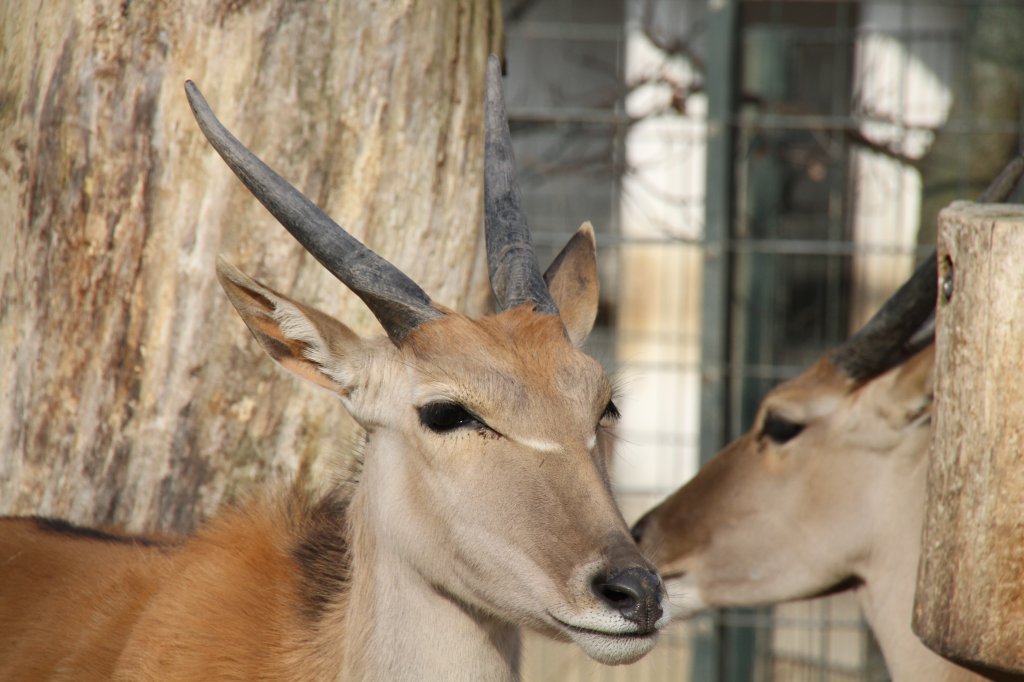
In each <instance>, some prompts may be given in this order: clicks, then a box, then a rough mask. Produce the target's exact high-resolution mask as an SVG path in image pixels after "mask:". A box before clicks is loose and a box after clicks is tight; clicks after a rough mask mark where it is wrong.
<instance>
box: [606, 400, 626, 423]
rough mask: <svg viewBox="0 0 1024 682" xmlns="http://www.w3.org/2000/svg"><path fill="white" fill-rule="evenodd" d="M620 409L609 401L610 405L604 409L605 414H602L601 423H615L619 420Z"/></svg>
mask: <svg viewBox="0 0 1024 682" xmlns="http://www.w3.org/2000/svg"><path fill="white" fill-rule="evenodd" d="M621 416H622V415H621V414H619V408H618V407H616V406H615V403H613V402H612V401H611V400H609V401H608V405H607V406H606V407H605V408H604V412H603V413H602V414H601V423H602V424H604V423H615V422H617V421H618V420H619V417H621Z"/></svg>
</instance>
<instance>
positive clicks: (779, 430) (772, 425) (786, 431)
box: [761, 412, 806, 445]
mask: <svg viewBox="0 0 1024 682" xmlns="http://www.w3.org/2000/svg"><path fill="white" fill-rule="evenodd" d="M804 426H806V424H801V423H799V422H794V421H790V420H788V419H786V418H785V417H780V416H778V415H777V414H773V413H771V412H769V413H768V414H767V415H765V418H764V425H762V426H761V435H762V436H767V437H768V438H770V439H771V441H772V442H773V443H776V444H778V445H782V444H783V443H788V442H789V441H791V440H793V439H794V438H796V437H797V436H799V435H800V432H801V431H803V430H804Z"/></svg>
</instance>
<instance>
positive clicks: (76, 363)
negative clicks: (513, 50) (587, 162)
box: [0, 0, 500, 530]
mask: <svg viewBox="0 0 1024 682" xmlns="http://www.w3.org/2000/svg"><path fill="white" fill-rule="evenodd" d="M0 4H2V5H3V6H2V7H0V73H3V74H4V76H3V81H2V83H0V231H2V235H3V244H2V246H0V351H2V353H3V357H4V362H3V363H0V396H2V400H0V448H2V450H0V507H2V509H0V511H2V512H4V513H23V514H43V515H53V516H61V517H65V518H69V519H72V520H75V521H78V522H85V523H116V524H123V525H124V526H126V527H128V528H131V529H137V530H142V529H148V528H163V529H174V530H188V529H190V528H191V527H193V525H194V524H195V522H196V521H197V520H199V518H201V517H202V516H205V515H208V514H210V513H211V512H212V511H214V510H215V509H216V508H217V507H218V506H219V505H220V504H221V502H222V501H223V500H224V499H225V498H227V499H230V498H232V497H234V496H235V495H236V494H237V493H239V492H241V491H242V490H243V489H246V488H251V487H252V483H251V482H252V481H262V480H267V479H271V480H274V479H279V478H290V477H294V476H300V477H301V478H302V479H303V480H306V481H308V480H310V479H311V478H321V477H322V476H324V475H325V474H326V473H327V471H328V470H329V469H330V467H331V466H332V464H331V463H332V462H336V461H338V460H339V459H344V458H346V457H349V456H350V455H349V454H348V453H349V452H350V451H351V446H352V445H353V444H354V443H356V442H357V441H358V438H359V436H358V433H357V430H356V429H355V428H354V426H353V424H352V423H351V421H350V420H349V418H348V417H347V415H346V414H345V413H344V411H343V410H342V409H341V408H340V406H338V405H337V404H336V401H334V400H332V399H331V398H330V397H329V396H328V395H327V394H326V393H320V392H318V391H316V390H315V389H313V388H311V387H309V386H306V385H304V384H301V383H300V382H299V381H297V380H295V379H293V378H291V377H289V376H286V374H285V373H284V372H281V371H279V370H278V369H277V368H276V367H274V366H273V363H272V362H271V361H270V360H269V359H267V358H265V357H264V355H263V353H262V351H260V350H259V349H258V348H257V345H256V344H255V343H254V342H253V341H252V340H251V339H250V337H249V334H248V332H247V331H246V330H245V327H244V325H243V324H242V323H241V321H240V320H239V319H238V318H237V316H236V315H235V314H234V312H233V311H232V310H231V308H230V305H229V304H228V302H227V299H226V297H225V296H224V295H223V293H222V292H221V291H220V287H219V286H218V285H217V284H216V277H215V274H214V259H215V257H216V255H217V254H218V253H223V254H224V255H225V256H226V257H227V258H228V260H230V261H232V262H234V263H235V264H236V265H238V266H239V267H241V268H242V269H243V270H244V271H246V272H248V273H250V274H252V275H254V276H256V277H257V278H260V279H262V280H264V281H265V282H267V283H268V284H269V285H271V286H273V287H275V288H278V289H280V290H283V291H284V292H287V293H289V294H292V295H294V296H295V297H296V298H298V299H300V300H302V301H304V302H307V303H309V304H311V305H314V306H316V307H319V308H321V309H322V310H324V311H326V312H328V313H330V314H333V315H335V316H337V317H339V318H340V319H342V320H343V321H345V322H346V323H347V324H350V325H351V326H352V327H353V328H355V329H357V330H359V331H360V332H362V333H364V334H366V333H373V334H378V333H381V330H380V329H379V327H378V326H377V324H376V322H375V320H374V319H373V317H372V315H371V314H370V313H369V312H368V311H367V310H366V309H365V308H364V307H363V306H362V304H361V303H360V302H359V301H358V299H356V298H355V296H353V295H351V294H350V292H348V290H347V289H345V288H344V287H343V286H342V285H341V284H340V283H338V282H337V281H336V280H335V279H333V278H332V277H331V276H330V275H328V274H327V273H326V272H324V271H323V269H322V268H321V267H320V266H319V264H317V263H316V261H314V260H313V258H312V257H310V256H308V255H306V254H305V253H304V252H303V251H302V249H301V248H300V247H299V246H298V245H297V244H296V243H295V242H294V241H293V240H292V238H291V237H290V236H289V235H288V234H287V233H286V232H285V230H284V229H282V228H281V227H279V226H278V225H277V223H276V221H275V220H274V219H273V218H272V217H271V216H270V215H269V214H268V213H267V212H266V211H265V210H264V209H263V208H262V206H260V205H259V204H258V203H257V202H256V200H255V199H253V198H252V197H251V196H250V195H249V193H248V192H247V191H246V190H245V189H244V188H243V187H242V185H241V184H240V183H239V182H238V181H237V180H236V179H235V177H234V176H233V175H232V174H231V172H230V171H229V170H228V169H227V167H226V166H225V165H224V163H223V162H222V161H221V159H220V158H219V157H218V156H217V155H216V153H215V152H213V150H212V149H211V148H210V147H209V146H208V145H207V143H206V140H205V139H204V138H203V136H202V134H201V133H200V131H199V129H198V127H197V126H196V124H195V122H194V120H193V119H192V114H191V112H190V110H189V107H188V104H187V102H186V99H185V96H184V92H183V89H182V85H183V83H184V81H185V79H187V78H190V79H192V80H194V81H195V82H196V83H197V84H198V85H199V86H200V88H201V89H202V90H203V92H204V93H205V95H206V96H207V98H208V99H209V101H210V104H211V106H212V107H213V109H214V111H215V112H216V113H217V115H218V116H219V117H220V118H221V120H222V121H224V123H225V125H227V126H228V127H229V128H230V129H231V130H232V131H233V132H234V133H235V134H236V135H237V137H238V138H239V139H240V140H242V141H243V142H244V143H245V144H247V145H248V146H249V147H250V148H251V149H252V150H253V151H254V152H256V153H257V154H259V155H260V156H261V157H262V158H263V159H264V160H265V161H267V163H269V164H270V165H271V166H272V167H274V168H275V169H277V170H278V172H279V173H281V175H283V176H284V177H285V178H287V179H288V180H290V181H291V182H292V183H293V184H295V185H296V186H297V187H299V188H300V189H301V190H303V191H304V192H305V193H306V194H308V195H309V196H310V197H311V198H312V199H313V200H314V201H315V202H316V203H318V204H319V205H320V206H321V207H322V208H324V210H326V211H327V212H328V213H329V214H331V215H332V216H334V217H335V219H337V220H338V221H339V222H340V223H341V224H342V225H344V226H346V227H347V228H348V229H349V230H350V231H351V232H352V233H353V234H354V235H355V236H356V237H358V238H360V239H362V240H364V241H365V242H366V243H367V244H368V245H369V246H370V247H371V248H372V249H374V250H376V251H377V252H378V253H380V254H381V255H383V256H384V257H385V258H387V259H389V260H390V261H392V262H393V263H395V264H396V265H398V266H399V267H400V268H402V269H404V270H405V272H407V273H408V274H409V275H410V276H411V277H413V279H415V280H416V281H418V282H419V283H420V284H421V286H423V288H424V289H425V290H426V291H427V292H428V293H430V294H431V295H432V296H433V297H434V298H435V299H436V300H438V301H440V302H443V303H445V304H447V305H449V306H451V307H454V308H464V307H465V306H466V305H467V302H469V301H470V299H473V300H476V301H479V299H480V297H481V296H485V295H486V293H482V292H485V289H483V288H482V287H481V285H482V283H483V282H485V281H486V279H485V278H486V272H483V271H484V270H486V268H483V267H482V264H481V260H480V256H479V254H480V253H481V249H480V248H478V247H479V246H480V241H481V239H482V236H481V233H480V216H481V200H482V198H481V189H480V188H481V177H482V149H483V143H482V130H481V129H480V128H481V125H482V124H481V120H482V118H481V113H482V110H483V106H482V105H483V81H484V66H485V60H486V56H487V54H488V52H490V51H494V50H495V49H496V42H497V36H498V33H499V30H500V15H499V13H498V4H497V2H496V1H495V0H453V1H451V2H443V3H438V2H426V1H424V2H409V3H368V2H362V0H336V1H334V2H324V3H319V2H293V1H289V0H266V1H253V2H238V1H234V0H232V1H227V0H223V1H221V2H199V1H197V0H192V1H190V2H184V3H148V2H147V3H142V2H131V0H120V1H117V2H115V1H114V0H97V1H96V2H84V1H79V2H70V3H69V2H54V1H43V2H39V3H26V2H21V1H20V0H0Z"/></svg>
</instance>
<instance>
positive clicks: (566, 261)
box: [544, 222, 600, 347]
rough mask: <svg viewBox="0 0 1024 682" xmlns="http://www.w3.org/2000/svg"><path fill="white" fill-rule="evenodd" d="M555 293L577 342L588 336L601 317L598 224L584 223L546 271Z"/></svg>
mask: <svg viewBox="0 0 1024 682" xmlns="http://www.w3.org/2000/svg"><path fill="white" fill-rule="evenodd" d="M544 281H545V282H547V285H548V290H549V291H550V292H551V297H552V298H553V299H554V300H555V304H556V305H557V306H558V313H559V315H560V316H561V317H562V323H563V324H564V325H565V329H566V331H567V332H568V333H569V338H570V339H571V340H572V342H573V345H575V346H577V347H579V346H582V345H583V342H584V341H586V340H587V337H588V336H589V335H590V331H591V330H592V329H593V328H594V320H596V319H597V306H598V302H599V300H600V292H599V287H598V280H597V244H596V243H595V240H594V228H593V226H592V225H591V224H590V223H589V222H586V223H583V224H582V225H581V226H580V229H578V230H576V234H574V235H573V236H572V238H571V239H570V240H569V242H568V243H567V244H566V245H565V247H564V248H563V249H562V251H561V252H560V253H559V254H558V255H557V256H555V260H554V261H552V263H551V265H550V267H548V269H547V272H545V273H544Z"/></svg>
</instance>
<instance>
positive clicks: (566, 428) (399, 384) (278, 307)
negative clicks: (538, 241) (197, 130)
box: [186, 56, 668, 665]
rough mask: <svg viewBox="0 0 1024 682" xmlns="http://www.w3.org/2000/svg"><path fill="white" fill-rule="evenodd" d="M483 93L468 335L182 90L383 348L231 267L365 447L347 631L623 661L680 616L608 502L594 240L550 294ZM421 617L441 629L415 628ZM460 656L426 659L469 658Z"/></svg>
mask: <svg viewBox="0 0 1024 682" xmlns="http://www.w3.org/2000/svg"><path fill="white" fill-rule="evenodd" d="M487 78H488V79H487V102H486V111H485V139H486V147H485V211H486V214H485V230H486V239H487V255H488V264H489V269H490V276H491V284H492V288H493V290H494V294H495V298H496V301H497V305H498V308H499V310H498V312H497V313H496V314H494V315H491V316H486V317H483V318H481V319H471V318H469V317H466V316H464V315H462V314H459V313H458V312H455V311H453V310H450V309H448V308H446V307H444V306H443V305H441V304H439V303H437V302H436V301H433V300H432V299H431V298H430V297H429V296H428V295H427V294H426V293H425V292H424V291H423V290H422V289H421V288H420V287H419V286H417V285H416V284H415V283H414V282H413V281H412V280H411V279H409V278H408V277H407V276H406V275H404V274H403V273H402V272H401V271H399V270H398V269H397V268H396V267H394V266H393V265H391V264H390V263H388V262H386V261H385V260H384V259H382V258H381V257H379V256H378V255H377V254H375V253H373V252H372V251H370V250H369V249H368V248H366V247H365V246H363V245H362V244H360V243H359V242H358V241H357V240H356V239H354V238H353V237H351V236H349V235H348V234H347V233H346V232H345V231H344V230H343V229H342V228H341V227H339V226H338V225H337V224H336V223H334V222H333V221H332V220H331V219H330V218H328V217H327V216H326V215H325V214H323V213H322V212H321V211H320V210H319V209H318V208H317V207H316V206H315V205H313V203H312V202H310V201H309V200H308V199H307V198H306V197H304V196H303V195H302V194H300V193H299V192H298V190H296V189H294V188H293V187H291V186H290V185H289V184H287V183H286V182H285V181H284V180H282V179H281V178H280V177H279V176H278V175H277V174H276V173H274V171H272V170H271V169H269V168H268V167H267V166H265V165H264V164H263V163H262V162H261V161H260V160H259V159H257V158H256V157H255V156H254V155H253V154H251V153H250V152H249V151H248V150H247V149H245V147H244V146H242V145H241V143H239V142H238V141H237V140H236V139H235V138H234V137H233V136H232V135H231V134H230V133H229V132H228V131H227V130H226V129H224V127H223V126H222V125H221V124H220V123H219V122H218V121H217V119H216V118H215V117H214V116H213V114H212V112H211V111H210V109H209V107H208V106H207V104H206V102H205V101H204V100H203V98H202V96H201V95H200V94H199V91H198V90H197V89H196V88H195V86H194V85H192V84H188V85H187V86H186V87H187V90H188V95H189V100H190V102H191V105H192V108H193V111H194V112H195V114H196V117H197V119H198V121H199V123H200V126H201V127H202V129H203V132H204V133H205V134H206V136H207V137H208V139H209V140H210V142H211V144H212V145H213V146H214V147H215V148H216V150H217V151H218V152H219V153H220V154H221V156H222V157H223V158H224V160H225V161H226V162H227V164H228V165H229V166H230V167H231V168H232V170H233V171H234V172H235V173H236V174H237V175H238V177H239V178H240V179H241V180H242V182H243V183H244V184H245V185H246V186H247V187H248V188H249V189H250V191H251V192H252V193H253V194H254V195H255V196H256V197H257V198H258V199H259V200H260V201H261V202H262V203H263V204H264V205H265V206H266V207H267V208H268V209H269V210H270V212H271V213H273V214H274V216H275V217H276V218H277V219H278V220H279V221H280V222H281V223H282V224H283V225H284V226H285V227H286V228H287V229H288V230H289V231H290V232H291V233H292V234H293V235H294V236H295V237H296V238H297V239H298V240H299V241H300V242H301V243H302V244H303V246H304V247H305V248H306V249H307V250H308V251H309V252H310V253H311V254H312V255H313V256H315V257H316V258H317V259H318V260H319V261H320V262H321V263H322V264H323V265H324V266H325V267H326V268H327V269H328V270H329V271H330V272H331V273H333V274H334V275H335V276H336V277H337V278H338V279H339V280H341V281H342V282H343V283H344V284H345V285H346V286H347V287H349V288H350V289H351V290H352V291H353V292H355V293H356V294H357V295H358V296H359V297H360V298H361V299H362V300H363V301H364V302H365V303H366V305H367V306H368V307H369V308H370V310H371V311H372V312H373V313H374V315H375V316H376V318H377V320H378V321H379V322H380V324H381V325H382V326H383V328H384V331H385V332H386V334H387V336H386V338H385V337H381V338H375V339H364V338H360V337H359V336H357V335H356V334H355V333H354V332H353V331H351V330H350V329H348V328H347V327H346V326H344V325H343V324H342V323H340V322H338V321H336V320H334V319H333V318H331V317H329V316H328V315H326V314H324V313H321V312H319V311H317V310H314V309H312V308H310V307H307V306H305V305H303V304H301V303H299V302H297V301H294V300H292V299H290V298H288V297H287V296H285V295H283V294H280V293H278V292H276V291H274V290H273V289H271V288H270V287H268V286H266V285H264V284H261V283H259V282H257V281H255V280H253V279H251V278H249V277H247V276H246V275H244V274H242V273H241V272H240V271H238V270H237V269H235V268H233V267H232V266H230V265H228V264H226V263H224V262H221V263H220V264H219V265H218V274H219V277H220V280H221V283H222V284H223V286H224V288H225V290H226V291H227V293H228V296H229V297H230V299H231V302H232V303H233V304H234V306H235V308H236V309H237V310H238V312H239V314H240V315H241V316H242V318H243V320H244V321H245V323H246V324H247V325H248V327H249V329H250V330H251V331H252V333H253V335H254V336H255V337H256V339H257V340H258V341H259V343H260V344H261V345H262V346H263V348H264V349H265V350H266V351H267V353H268V354H269V355H270V356H271V357H272V358H273V359H274V360H276V361H277V362H278V363H279V364H281V365H282V366H283V367H285V368H286V369H288V370H290V371H291V372H294V373H295V374H297V375H299V376H300V377H302V378H304V379H307V380H308V381H310V382H312V383H313V384H316V385H317V386H319V387H321V388H324V389H327V390H328V391H331V392H333V393H334V394H336V395H337V396H338V397H339V398H340V400H341V402H342V403H343V405H344V407H345V408H346V409H347V410H348V411H349V412H350V413H351V414H352V415H353V416H354V417H355V418H356V420H357V421H358V422H359V423H360V424H361V425H362V426H363V427H364V428H365V429H366V431H367V434H368V445H367V448H366V452H365V464H364V469H363V472H362V475H361V478H360V482H359V486H358V489H357V492H356V493H355V497H354V498H353V501H352V503H351V515H350V518H351V520H350V525H351V531H350V532H351V536H352V553H353V559H352V561H353V567H352V591H353V595H352V597H351V600H352V605H351V607H350V609H349V611H350V613H351V614H352V615H351V616H349V621H348V627H350V628H356V629H359V630H362V631H364V634H365V637H366V640H367V641H369V642H376V643H377V644H379V645H381V646H383V647H388V646H392V647H395V648H397V649H401V648H402V646H404V644H403V643H402V642H400V641H399V640H400V639H402V637H405V639H409V637H406V636H404V635H403V636H399V635H394V634H389V633H387V632H384V629H386V628H389V627H392V626H394V624H395V622H405V623H406V624H408V623H409V622H413V621H416V622H420V623H421V624H423V625H424V627H425V628H427V629H428V630H429V629H431V628H436V629H440V630H444V629H445V628H449V627H450V628H452V632H454V631H455V630H456V629H458V627H461V626H457V625H450V624H448V621H447V620H446V619H447V618H448V615H446V614H449V613H452V612H458V614H460V615H459V616H456V618H458V617H462V618H463V619H464V620H465V619H468V620H471V621H473V622H475V623H477V624H478V625H480V627H483V628H484V629H485V630H487V632H489V633H490V634H489V635H488V637H489V638H490V640H491V642H492V644H491V645H490V646H491V647H492V648H498V649H501V648H502V647H506V648H509V649H516V648H517V644H516V643H513V644H508V645H506V644H502V641H503V640H502V638H503V637H504V636H505V634H507V628H508V627H512V626H518V625H526V626H530V627H533V628H535V629H537V630H540V631H541V632H543V633H546V634H548V635H550V636H552V637H556V638H560V639H564V640H572V641H574V642H576V643H577V644H578V645H579V646H580V647H582V648H583V650H584V651H585V652H586V653H587V654H589V655H590V656H591V657H593V658H595V659H597V660H599V661H601V662H604V663H613V664H617V663H626V662H631V661H633V660H636V659H637V658H639V657H640V656H642V655H643V654H645V653H646V652H647V651H649V650H650V649H651V647H652V646H654V643H655V639H656V633H657V629H658V628H659V627H660V626H662V625H664V624H665V623H666V622H667V620H668V614H667V612H666V609H665V606H664V604H663V601H664V595H663V588H662V585H661V581H660V579H659V577H658V575H657V573H656V572H655V569H654V568H653V566H652V565H651V564H650V563H649V562H648V561H647V560H645V559H644V558H643V557H642V555H641V554H640V553H639V551H638V550H637V548H636V546H635V544H634V542H633V540H632V538H631V537H630V534H629V529H628V527H627V525H626V523H625V522H624V520H623V518H622V516H621V515H620V513H619V511H618V509H617V508H616V505H615V503H614V501H613V499H612V494H611V491H610V488H609V481H608V467H609V462H608V458H609V456H610V447H609V439H608V437H607V433H606V431H607V429H608V427H609V426H610V425H611V424H612V423H613V422H614V421H615V419H616V417H617V416H618V412H617V410H616V407H615V405H614V404H613V402H612V389H611V385H610V383H609V380H608V377H607V376H606V374H605V372H604V371H603V369H602V368H601V366H600V365H599V363H597V362H596V361H595V360H594V359H593V358H591V357H589V356H588V355H586V354H585V353H584V352H582V351H581V350H580V346H581V344H582V343H583V341H584V340H585V339H586V337H587V335H588V334H589V333H590V330H591V327H592V326H593V322H594V318H595V315H596V307H597V302H598V294H597V292H598V289H597V287H598V283H597V271H596V258H595V246H594V235H593V231H592V229H591V228H590V226H589V224H584V225H583V226H582V227H581V228H580V229H579V231H578V232H577V233H576V234H575V236H573V238H572V239H571V240H570V241H569V242H568V244H567V246H566V247H565V248H564V250H563V251H562V252H561V254H560V255H559V256H558V257H557V258H556V260H555V261H554V263H553V264H552V265H551V267H550V268H549V269H548V270H547V272H546V273H545V274H544V275H541V272H540V270H539V268H538V264H537V261H536V257H535V255H534V252H533V247H532V244H531V241H530V235H529V230H528V228H527V224H526V220H525V216H524V215H523V211H522V208H521V205H520V195H519V190H518V187H517V184H516V181H515V172H514V160H513V157H512V149H511V144H510V139H509V131H508V124H507V121H506V117H505V105H504V101H503V97H502V93H501V86H500V78H501V76H500V69H499V66H498V62H497V59H496V58H495V57H493V56H492V57H491V59H490V61H489V63H488V77H487ZM420 604H423V605H426V606H425V608H426V609H428V610H433V612H432V613H421V612H416V613H414V611H415V610H416V609H418V608H419V606H418V605H420ZM382 611H390V612H392V613H393V614H394V615H395V618H393V619H392V622H387V623H385V622H384V621H385V619H384V618H383V617H381V616H380V614H381V612H382ZM417 619H418V620H417ZM427 634H428V635H429V634H430V633H429V632H428V633H427ZM449 634H450V635H451V633H449ZM451 636H454V635H451ZM481 639H482V640H483V641H484V642H486V641H488V639H487V638H481ZM446 641H448V640H445V639H444V638H441V639H439V640H438V644H437V645H435V648H440V649H444V648H445V647H446V646H447V645H446V644H444V642H446ZM453 646H455V647H456V651H455V652H453V653H450V654H449V653H448V652H445V651H436V652H434V653H433V655H435V656H444V655H452V656H456V657H457V656H458V655H459V654H458V651H457V649H458V646H459V645H458V644H454V645H453ZM351 648H353V647H351V646H350V649H351ZM367 655H369V654H365V653H352V652H350V653H349V656H350V657H358V656H367ZM374 655H376V654H374ZM398 655H401V654H396V656H398ZM467 665H468V664H467Z"/></svg>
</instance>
